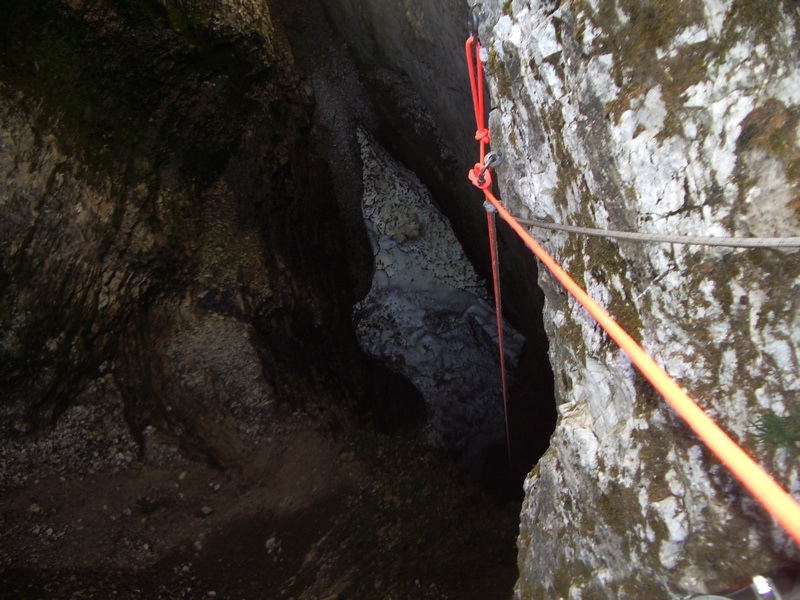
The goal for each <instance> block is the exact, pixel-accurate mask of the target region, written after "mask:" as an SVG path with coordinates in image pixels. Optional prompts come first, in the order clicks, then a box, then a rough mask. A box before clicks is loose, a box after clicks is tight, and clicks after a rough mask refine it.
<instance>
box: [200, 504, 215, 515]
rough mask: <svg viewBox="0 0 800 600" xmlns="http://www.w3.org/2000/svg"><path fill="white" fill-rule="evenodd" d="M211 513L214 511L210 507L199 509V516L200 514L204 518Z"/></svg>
mask: <svg viewBox="0 0 800 600" xmlns="http://www.w3.org/2000/svg"><path fill="white" fill-rule="evenodd" d="M212 512H214V509H213V508H211V507H210V506H204V507H203V508H201V509H200V513H201V514H202V515H203V516H204V517H207V516H208V515H210V514H211V513H212Z"/></svg>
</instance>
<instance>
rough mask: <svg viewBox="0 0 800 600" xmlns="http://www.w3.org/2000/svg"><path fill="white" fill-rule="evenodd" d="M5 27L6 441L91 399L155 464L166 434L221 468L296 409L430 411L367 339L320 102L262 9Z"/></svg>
mask: <svg viewBox="0 0 800 600" xmlns="http://www.w3.org/2000/svg"><path fill="white" fill-rule="evenodd" d="M0 22H1V23H2V27H0V35H2V43H3V48H4V52H3V53H2V59H0V122H1V123H2V129H1V130H0V131H1V132H0V135H1V136H2V138H0V141H1V143H0V169H1V171H0V172H1V173H2V177H0V215H2V218H0V390H2V407H0V408H2V411H3V420H4V423H8V428H7V431H6V432H5V433H7V434H8V435H9V436H11V438H15V439H16V438H20V439H27V438H29V437H30V436H31V435H45V434H46V432H47V431H48V428H49V427H50V426H51V425H52V424H53V423H54V422H55V421H56V420H57V418H58V417H59V416H60V415H61V414H62V413H64V411H66V410H68V409H69V407H70V406H71V405H72V404H73V402H74V401H75V400H76V399H79V398H81V397H82V396H81V395H82V393H83V392H84V391H86V390H93V391H94V392H93V393H95V395H99V396H100V399H99V402H100V404H102V403H103V399H106V400H107V402H108V404H109V405H110V406H111V405H114V406H122V407H123V412H124V418H125V420H126V421H127V423H128V425H129V427H130V428H131V431H132V434H133V435H134V437H137V438H138V442H139V446H140V450H141V452H142V453H143V454H145V449H146V447H147V445H148V444H147V443H146V439H145V438H146V437H147V435H146V432H152V431H153V430H154V429H155V430H158V431H160V432H161V433H163V434H165V435H167V436H169V437H170V438H171V439H172V440H173V442H179V443H180V444H181V445H183V446H184V447H185V448H186V449H188V450H191V451H195V452H199V453H200V454H201V455H204V456H206V457H207V458H208V459H209V460H211V461H212V462H215V463H217V464H219V465H223V466H226V465H231V464H236V462H237V461H239V460H240V458H241V455H242V452H244V451H245V450H246V448H247V444H248V442H247V440H248V439H250V438H251V437H252V436H254V435H258V433H259V431H260V429H259V427H260V426H261V425H264V424H265V423H266V422H268V421H269V419H270V418H272V417H273V415H275V414H276V411H277V409H278V408H279V407H282V406H290V407H292V408H298V407H301V406H308V407H309V408H310V407H311V405H318V406H325V407H327V408H326V410H328V409H330V410H332V411H333V412H334V413H337V414H339V415H340V416H343V415H344V414H345V413H347V414H354V413H361V414H371V415H373V416H374V417H375V418H376V419H378V420H379V421H380V420H381V419H382V418H383V417H382V416H381V415H385V414H391V415H392V416H391V418H389V419H388V422H387V423H385V424H386V425H387V427H388V426H389V424H390V423H391V422H398V421H402V419H403V418H404V416H408V414H406V413H411V412H413V410H412V409H407V408H402V407H407V406H417V405H418V404H419V402H420V401H419V396H418V394H417V393H416V391H415V390H413V388H412V387H411V386H410V385H409V384H407V383H406V382H404V381H402V380H400V378H399V377H396V376H394V375H392V374H391V373H390V372H388V371H384V370H382V369H381V368H380V367H378V366H376V365H374V364H373V363H371V362H370V361H368V359H367V357H366V356H365V355H364V354H363V353H362V352H361V350H360V349H359V347H358V344H357V341H356V338H355V334H354V331H353V326H352V322H351V317H350V311H351V308H352V296H353V294H352V290H351V286H350V281H349V279H348V276H347V266H346V258H345V252H344V241H343V238H342V234H341V228H340V222H339V215H338V208H337V203H336V198H335V197H334V196H333V195H331V194H330V193H329V185H330V179H329V176H328V171H327V168H326V165H325V164H324V163H323V161H322V159H321V158H320V154H319V151H318V148H317V147H316V146H315V138H314V134H313V132H312V131H311V120H310V114H311V107H312V99H311V96H310V94H311V92H310V91H309V90H307V89H303V88H301V84H300V81H299V79H298V78H297V76H296V74H295V73H294V72H293V58H292V55H291V53H290V52H289V49H288V45H287V44H286V43H285V41H284V40H283V38H282V35H281V33H280V32H279V31H277V30H276V29H275V28H274V27H273V24H272V19H271V16H270V13H269V10H268V8H267V6H266V5H265V4H263V3H255V2H247V1H238V0H236V1H234V0H231V1H224V2H204V1H203V0H197V1H193V2H187V3H181V4H180V6H178V4H177V3H172V2H155V1H153V2H127V1H125V0H108V1H104V0H95V1H87V2H66V1H64V2H61V1H58V0H51V1H48V2H43V3H36V4H34V5H30V6H26V7H25V8H20V7H11V6H8V5H3V7H2V8H0ZM321 257H325V260H321ZM333 348H336V351H333V350H332V349H333ZM98 382H101V383H102V385H101V384H99V383H98ZM392 398H396V399H399V400H400V402H398V403H397V405H398V406H400V407H401V408H399V409H398V411H399V412H398V411H395V409H394V407H393V401H392V400H391V399H392ZM87 402H88V404H87V406H88V405H92V401H87ZM381 407H383V408H381ZM384 409H385V410H384ZM337 411H338V412H337ZM404 411H406V412H405V413H404ZM42 431H43V433H42ZM37 432H39V433H37Z"/></svg>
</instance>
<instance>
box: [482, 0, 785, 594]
mask: <svg viewBox="0 0 800 600" xmlns="http://www.w3.org/2000/svg"><path fill="white" fill-rule="evenodd" d="M673 4H674V5H673ZM673 4H670V3H660V2H628V1H621V2H613V1H606V0H597V1H582V0H581V1H577V0H576V1H572V2H566V3H559V2H549V1H537V2H522V1H519V0H513V1H512V0H508V1H505V2H499V1H490V2H487V3H485V8H486V10H487V16H488V19H487V21H486V23H485V26H484V27H483V28H482V31H481V33H482V37H483V42H484V46H485V50H486V52H485V62H486V65H487V67H488V70H489V79H490V82H491V94H492V103H493V105H494V106H497V107H498V108H499V109H498V110H495V111H493V112H492V120H491V129H492V134H493V140H494V142H495V144H496V147H502V148H503V149H504V150H505V152H506V155H507V160H506V162H505V164H504V165H503V166H502V167H501V168H500V169H499V175H498V179H499V182H500V189H501V191H502V194H503V197H504V199H505V202H506V204H507V206H508V207H509V209H510V210H511V211H512V212H513V213H516V214H517V215H520V216H522V217H527V218H534V219H538V220H546V221H552V222H556V223H563V224H571V225H581V226H588V227H596V228H600V229H616V230H626V231H638V232H648V233H659V234H678V235H716V236H734V235H736V236H792V235H797V234H798V233H800V221H798V199H799V198H800V179H798V165H800V148H799V147H798V136H799V135H800V130H798V123H799V122H800V119H799V118H798V116H799V115H800V60H799V59H800V55H799V54H798V48H799V46H798V43H797V41H798V35H800V30H798V18H800V17H799V15H798V14H797V10H796V6H795V5H794V4H793V3H782V2H768V3H759V4H758V9H755V8H754V6H755V5H753V6H750V4H748V3H744V2H738V1H734V0H723V1H717V0H696V1H690V2H683V3H680V4H677V3H673ZM534 233H535V235H536V237H537V238H538V239H539V240H541V241H542V243H543V245H544V246H545V248H546V249H547V250H548V251H549V252H550V253H551V254H553V255H554V256H555V257H556V259H557V260H558V261H559V262H560V263H561V264H562V265H564V267H565V268H566V269H567V270H568V271H569V272H570V274H571V275H572V277H573V278H574V279H575V280H576V281H577V282H578V283H579V284H580V285H581V286H584V287H585V288H586V289H587V291H588V292H589V293H590V294H591V295H592V296H593V297H594V298H595V299H597V300H598V301H599V302H600V303H601V304H602V305H603V306H604V307H605V308H606V309H607V310H608V311H609V312H610V313H611V315H612V316H613V317H614V318H615V319H616V320H617V321H618V322H619V323H620V324H621V325H622V326H624V327H625V328H626V329H627V331H628V332H629V333H630V334H631V335H632V336H633V337H634V338H635V339H636V340H637V341H639V342H640V343H641V344H642V346H643V347H644V348H645V350H647V351H648V352H649V353H650V354H651V355H652V356H653V357H654V358H655V360H656V361H657V362H658V363H659V364H661V365H662V366H663V367H664V369H665V370H666V371H667V372H668V373H669V374H670V375H671V376H672V377H673V378H675V379H676V381H677V382H678V383H679V384H680V385H681V386H682V387H683V388H684V389H686V390H687V391H688V392H689V394H690V396H692V397H693V398H694V399H695V400H696V401H697V402H698V403H699V404H700V405H701V406H702V407H703V408H704V409H705V410H706V411H707V412H708V413H709V415H711V416H712V417H713V418H714V419H715V420H716V421H717V422H718V423H719V424H720V425H721V426H722V427H723V428H724V429H725V430H726V431H727V432H728V433H729V434H730V435H731V436H732V437H733V438H734V439H735V440H736V441H737V442H738V443H739V444H741V445H742V446H743V447H744V448H745V449H746V450H747V451H748V452H750V453H751V454H752V455H753V456H754V458H755V459H756V460H757V461H759V462H760V464H761V465H763V466H764V467H765V468H766V469H767V470H768V471H769V472H770V473H771V474H772V475H773V476H774V477H775V478H776V479H777V480H778V481H779V482H780V483H781V484H782V485H783V486H784V487H785V488H787V489H788V490H789V491H790V492H791V493H792V494H793V495H795V497H800V473H799V471H798V461H797V458H798V448H797V445H796V443H795V441H794V440H796V438H797V436H796V432H795V433H794V434H793V437H792V439H791V440H790V441H788V442H786V443H785V444H781V440H780V439H776V438H778V437H779V436H778V435H776V434H775V433H774V431H773V435H772V438H771V439H770V435H767V436H761V437H759V436H758V435H756V434H757V433H758V431H757V429H756V428H755V427H754V423H756V422H758V420H759V419H763V418H764V415H767V418H768V419H770V418H772V419H773V420H775V422H777V423H790V422H796V421H792V420H791V417H794V416H796V415H797V414H798V412H799V411H800V397H798V389H799V388H800V379H798V361H800V319H799V318H798V315H800V312H798V308H800V306H798V298H800V296H798V294H797V290H798V286H799V285H800V255H798V253H797V251H795V250H773V249H756V250H739V249H719V248H716V249H715V248H709V247H700V246H684V245H669V244H655V243H648V244H641V243H634V242H622V241H620V242H617V241H613V240H607V239H603V238H590V237H578V236H574V235H572V234H566V233H554V232H548V231H544V230H535V231H534ZM540 284H541V286H542V288H543V289H544V291H545V296H546V302H545V319H544V320H545V323H546V326H547V330H548V333H549V337H550V342H551V345H550V356H551V362H552V364H553V367H554V371H555V384H556V397H557V403H558V412H559V422H558V426H557V429H556V433H555V434H554V436H553V438H552V440H551V448H550V450H549V451H548V452H547V453H546V455H545V456H544V457H543V458H542V460H541V461H540V463H539V464H538V466H537V467H536V468H535V469H534V471H533V472H532V473H531V474H530V476H529V477H528V479H527V482H526V500H525V503H524V506H523V509H522V524H521V530H520V537H519V542H518V544H519V549H520V555H519V566H520V580H519V583H518V585H517V595H518V597H519V598H558V597H561V598H575V599H577V598H616V599H623V598H630V599H635V598H645V597H648V598H656V597H658V598H667V597H680V596H681V595H686V594H689V593H692V592H699V591H708V590H713V589H718V588H724V587H727V586H728V585H731V584H734V583H736V582H737V581H739V580H741V579H742V576H747V575H750V574H756V573H758V572H760V571H763V570H768V569H770V568H772V567H775V566H778V565H780V564H783V563H784V562H786V561H790V560H796V559H797V558H798V552H797V548H796V546H795V545H794V543H793V542H792V541H791V540H790V539H788V538H787V536H786V535H785V533H784V532H783V531H782V530H781V528H780V527H778V526H777V525H776V524H775V523H774V522H773V521H772V520H771V519H770V518H769V517H767V516H765V513H764V511H763V510H762V509H761V508H760V507H759V506H758V505H757V504H756V503H755V501H754V500H753V499H752V498H751V497H750V496H749V495H748V493H747V491H746V490H745V489H744V488H743V487H742V486H740V485H739V484H738V483H737V482H735V481H734V480H733V479H732V477H731V476H730V475H729V474H728V472H727V471H726V469H725V468H724V467H722V466H721V464H720V463H719V462H718V460H717V459H716V458H714V457H713V455H711V454H710V452H709V451H708V450H706V449H705V448H704V447H703V446H702V445H701V444H700V442H699V441H698V439H697V438H696V437H695V436H694V435H693V434H692V432H691V431H690V430H689V429H688V428H687V427H686V426H685V425H684V424H683V423H682V422H681V421H679V419H678V418H677V417H676V416H675V415H674V414H673V413H672V412H671V410H670V409H669V407H668V406H667V405H666V404H665V403H664V402H663V401H662V400H661V398H660V396H659V395H658V394H656V393H655V392H654V391H653V390H652V389H651V388H650V387H649V385H648V384H647V383H646V382H644V381H643V379H642V378H641V376H639V375H638V374H637V373H636V372H635V370H634V369H633V368H632V366H631V364H630V362H629V361H628V359H627V358H626V357H625V356H624V355H623V354H622V353H621V352H620V351H619V350H618V349H617V347H616V346H615V345H614V343H613V342H611V341H610V340H609V339H608V337H607V336H606V335H605V334H604V333H603V332H602V331H601V330H600V329H599V328H598V327H597V326H596V325H595V324H594V323H593V321H592V320H591V318H590V317H589V316H588V314H587V313H586V312H584V311H583V310H582V309H581V308H580V307H579V306H578V305H577V304H576V303H575V302H574V301H573V300H572V299H570V298H568V296H567V294H566V293H565V292H564V291H563V290H562V289H561V288H560V287H559V286H558V284H557V283H556V282H555V280H554V279H553V278H552V277H551V276H550V275H549V274H548V273H546V272H544V273H542V274H541V277H540ZM760 422H761V423H763V421H760ZM763 437H767V438H768V439H766V440H764V439H761V438H763ZM790 437H791V436H790ZM784 441H785V440H784Z"/></svg>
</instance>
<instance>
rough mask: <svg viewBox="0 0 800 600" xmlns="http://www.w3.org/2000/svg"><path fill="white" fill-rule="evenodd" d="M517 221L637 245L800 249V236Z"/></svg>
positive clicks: (531, 225) (530, 225) (528, 220)
mask: <svg viewBox="0 0 800 600" xmlns="http://www.w3.org/2000/svg"><path fill="white" fill-rule="evenodd" d="M515 218H516V220H517V221H518V222H520V223H522V224H523V225H527V226H529V227H539V228H541V229H552V230H555V231H566V232H569V233H580V234H583V235H592V236H595V237H606V238H615V239H620V240H634V241H637V242H654V243H663V244H693V245H697V246H725V247H728V248H800V237H768V238H761V237H715V236H698V235H660V234H657V233H635V232H632V231H613V230H606V229H596V228H593V227H577V226H575V225H560V224H559V223H548V222H547V221H536V220H533V219H520V218H518V217H515Z"/></svg>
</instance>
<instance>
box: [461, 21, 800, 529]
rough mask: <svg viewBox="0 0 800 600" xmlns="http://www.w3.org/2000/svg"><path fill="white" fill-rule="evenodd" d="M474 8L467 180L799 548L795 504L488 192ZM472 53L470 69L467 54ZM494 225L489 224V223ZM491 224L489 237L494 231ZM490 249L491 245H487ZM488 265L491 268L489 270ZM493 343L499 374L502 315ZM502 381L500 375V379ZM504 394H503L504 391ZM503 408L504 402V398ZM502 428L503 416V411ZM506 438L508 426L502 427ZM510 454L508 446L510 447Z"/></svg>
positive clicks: (470, 41)
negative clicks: (475, 154) (476, 155)
mask: <svg viewBox="0 0 800 600" xmlns="http://www.w3.org/2000/svg"><path fill="white" fill-rule="evenodd" d="M475 8H476V7H473V26H472V31H471V35H470V36H469V39H468V40H467V42H466V53H467V67H468V70H469V78H470V86H471V90H472V102H473V107H474V110H475V120H476V124H477V133H476V134H475V139H476V140H478V141H479V142H480V162H478V163H476V164H475V166H474V167H473V168H472V169H471V170H470V171H469V173H468V175H467V176H468V178H469V180H470V181H471V182H472V183H473V184H474V185H475V186H476V187H477V188H478V189H480V190H481V191H483V194H484V196H485V198H486V202H488V203H489V204H490V205H491V206H492V207H494V209H495V210H496V211H497V213H498V214H499V215H500V217H501V218H502V219H503V220H504V221H505V222H506V223H508V225H509V226H510V227H511V228H512V229H513V231H514V232H515V233H516V234H517V235H518V236H519V237H520V238H521V239H522V241H523V242H524V243H525V245H526V246H527V247H528V248H529V249H530V250H531V252H533V253H534V254H535V255H536V257H537V258H538V259H539V260H540V261H541V262H542V264H543V265H544V266H545V267H547V269H548V270H549V271H550V273H551V274H552V275H553V276H554V277H555V278H556V279H557V280H558V282H559V283H560V284H561V285H562V286H563V287H564V289H566V290H567V292H569V293H570V295H572V297H573V298H574V299H575V300H577V301H578V303H580V304H581V306H583V307H584V308H585V309H586V310H587V311H588V312H589V314H590V315H591V316H592V317H593V318H594V319H595V321H597V323H598V324H599V325H600V326H601V327H602V328H603V329H604V330H605V331H606V333H607V334H608V335H609V337H611V339H613V340H614V341H615V342H616V343H617V344H618V345H619V347H620V348H621V349H622V350H623V351H624V352H625V354H626V355H627V356H628V358H630V360H631V362H632V363H633V364H634V365H635V366H636V368H637V369H639V371H640V372H641V373H642V375H644V376H645V378H646V379H647V380H648V381H649V382H650V383H651V384H652V385H653V387H654V388H655V389H656V390H658V392H659V393H660V394H661V395H662V396H663V397H664V399H665V400H666V401H667V403H668V404H669V405H670V406H671V407H672V408H673V410H675V412H676V413H678V415H679V416H680V417H681V418H682V419H683V420H684V421H685V422H686V424H687V425H689V427H691V428H692V430H693V431H694V432H695V433H696V434H697V436H698V437H699V438H700V440H701V441H702V442H703V443H704V444H705V445H706V446H707V447H708V448H709V449H710V450H711V451H712V452H713V453H714V454H715V455H716V456H717V458H718V459H719V460H720V461H721V462H722V463H723V464H724V465H725V466H726V467H727V468H728V469H729V470H730V472H731V473H732V474H733V475H734V476H735V477H736V478H737V479H738V480H739V481H740V482H741V483H742V485H744V486H745V487H746V488H747V489H748V490H749V491H750V493H751V494H752V495H753V496H754V497H755V498H756V500H758V501H759V503H761V505H762V506H763V507H764V508H765V509H766V510H767V511H768V512H769V513H770V514H771V515H772V516H773V517H774V518H775V519H776V520H777V521H778V523H780V524H781V526H782V527H783V528H784V529H785V530H786V531H787V533H788V534H789V535H790V536H791V537H792V538H793V539H794V541H795V542H796V543H797V544H800V504H798V503H797V501H795V500H794V498H792V496H790V495H789V494H788V493H787V492H786V490H784V489H783V488H782V487H781V486H780V485H778V484H777V483H776V482H775V480H774V479H773V478H772V477H771V476H770V475H769V474H768V473H767V472H766V471H765V470H764V469H762V468H761V466H760V465H758V463H756V462H755V461H754V460H753V459H752V458H751V457H750V456H749V455H748V454H747V453H746V452H745V451H744V450H742V449H741V448H740V447H739V446H738V445H737V444H736V442H734V441H733V440H732V439H731V438H730V437H729V436H728V434H726V433H725V432H724V431H723V430H722V429H721V428H720V427H719V426H718V425H717V424H716V423H715V422H714V421H713V420H712V419H711V418H710V417H709V416H708V415H707V414H706V413H705V412H704V411H703V410H702V409H701V408H700V407H699V406H698V405H697V404H696V403H695V402H694V400H692V399H691V398H690V397H689V395H688V394H686V392H684V391H683V390H682V389H681V388H680V387H679V386H678V384H677V383H675V381H673V380H672V379H671V378H670V377H669V375H667V373H666V372H665V371H664V370H663V369H662V368H661V367H659V366H658V364H656V362H655V361H654V360H653V359H652V358H651V357H650V356H649V355H648V354H647V353H646V352H645V351H644V350H643V349H642V347H641V346H640V345H639V344H638V343H636V341H635V340H634V339H633V338H632V337H631V336H630V335H629V334H628V333H627V332H626V331H625V330H624V329H623V328H622V327H620V325H619V324H617V322H616V321H614V319H613V318H612V317H611V315H609V314H608V313H607V312H606V311H605V309H603V308H602V307H601V306H600V305H599V304H598V303H597V302H596V301H595V300H594V299H593V298H592V297H591V296H589V294H587V293H586V291H584V289H583V288H582V287H581V286H579V285H578V284H577V283H576V282H575V280H573V279H572V277H570V276H569V274H568V273H567V272H566V271H565V270H564V269H563V268H562V267H561V266H560V265H559V264H558V263H557V262H556V261H555V260H554V259H553V257H552V256H550V254H548V253H547V251H545V250H544V248H542V247H541V246H540V245H539V244H538V243H537V242H536V240H535V239H534V238H533V237H532V236H531V235H530V233H529V232H528V231H527V230H526V229H525V228H524V227H523V226H522V225H520V223H519V222H518V221H517V220H516V219H515V218H514V217H513V216H511V214H510V213H509V212H508V211H507V210H506V209H505V208H504V207H503V205H502V204H501V203H500V202H499V201H498V200H497V198H495V196H494V195H493V194H492V192H491V191H490V187H491V185H492V178H491V173H490V169H491V167H492V166H493V165H492V160H491V153H490V154H489V155H487V154H486V152H485V146H486V144H488V142H489V132H488V130H487V129H486V128H485V126H484V123H485V121H484V113H483V107H484V104H483V102H484V101H483V82H482V79H483V67H482V65H481V60H480V41H479V40H478V39H477V38H478V35H477V29H478V15H477V14H476V13H475ZM473 48H474V56H475V60H474V64H473V58H472V57H473V54H472V49H473ZM492 222H493V221H492ZM492 222H490V236H491V239H492V240H494V237H493V228H492V226H491V223H492ZM492 243H493V244H494V241H493V242H492ZM494 262H495V261H494V259H493V268H494ZM494 279H495V286H496V288H497V289H496V290H495V298H496V302H495V307H496V310H498V311H499V310H500V302H499V299H500V295H499V279H498V278H497V277H495V278H494ZM497 322H498V338H499V340H500V344H501V348H500V356H501V368H503V364H504V363H503V361H502V356H503V349H502V315H498V318H497ZM502 379H503V381H505V373H504V374H503V377H502ZM504 394H505V390H504ZM504 403H505V396H504ZM506 423H507V411H506ZM506 436H508V425H507V424H506ZM509 448H510V442H509Z"/></svg>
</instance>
